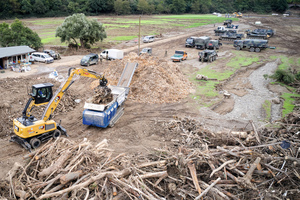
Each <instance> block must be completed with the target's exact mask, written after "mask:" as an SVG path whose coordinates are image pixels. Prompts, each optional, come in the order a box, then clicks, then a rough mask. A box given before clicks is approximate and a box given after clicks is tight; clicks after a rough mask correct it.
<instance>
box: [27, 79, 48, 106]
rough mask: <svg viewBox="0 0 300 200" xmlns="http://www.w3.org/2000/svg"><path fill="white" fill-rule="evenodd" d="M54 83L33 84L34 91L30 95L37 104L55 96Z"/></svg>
mask: <svg viewBox="0 0 300 200" xmlns="http://www.w3.org/2000/svg"><path fill="white" fill-rule="evenodd" d="M52 87H53V84H52V83H40V84H35V85H33V86H32V93H31V94H30V96H32V98H33V99H34V103H35V104H37V105H38V104H42V103H47V102H49V101H50V99H51V98H52V96H53V93H52Z"/></svg>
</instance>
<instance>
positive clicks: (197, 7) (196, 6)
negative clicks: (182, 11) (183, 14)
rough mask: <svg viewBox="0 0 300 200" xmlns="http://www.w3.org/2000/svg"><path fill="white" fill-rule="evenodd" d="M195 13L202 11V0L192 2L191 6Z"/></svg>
mask: <svg viewBox="0 0 300 200" xmlns="http://www.w3.org/2000/svg"><path fill="white" fill-rule="evenodd" d="M191 10H192V12H193V13H199V12H200V0H195V2H194V3H192V8H191Z"/></svg>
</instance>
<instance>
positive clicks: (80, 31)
mask: <svg viewBox="0 0 300 200" xmlns="http://www.w3.org/2000/svg"><path fill="white" fill-rule="evenodd" d="M55 37H60V40H61V42H68V43H74V44H75V45H76V46H79V45H80V46H81V47H88V46H89V45H90V44H91V45H93V44H94V43H96V42H98V41H100V40H101V41H102V40H103V39H104V38H106V32H105V28H104V27H103V24H102V23H100V22H98V21H97V20H96V19H92V20H88V19H87V17H86V16H85V15H84V14H82V13H81V14H73V15H71V16H69V17H67V18H66V19H65V20H64V22H63V23H62V25H61V26H59V27H57V28H56V33H55ZM78 40H79V42H80V44H79V43H78Z"/></svg>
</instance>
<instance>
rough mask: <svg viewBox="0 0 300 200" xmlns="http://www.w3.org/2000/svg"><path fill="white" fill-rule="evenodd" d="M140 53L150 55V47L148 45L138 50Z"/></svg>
mask: <svg viewBox="0 0 300 200" xmlns="http://www.w3.org/2000/svg"><path fill="white" fill-rule="evenodd" d="M142 54H149V55H150V56H151V55H152V48H149V47H146V48H143V50H142V51H141V52H140V54H139V55H142Z"/></svg>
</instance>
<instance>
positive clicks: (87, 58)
mask: <svg viewBox="0 0 300 200" xmlns="http://www.w3.org/2000/svg"><path fill="white" fill-rule="evenodd" d="M89 59H90V57H89V56H84V57H83V58H82V59H81V61H83V62H86V61H89Z"/></svg>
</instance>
